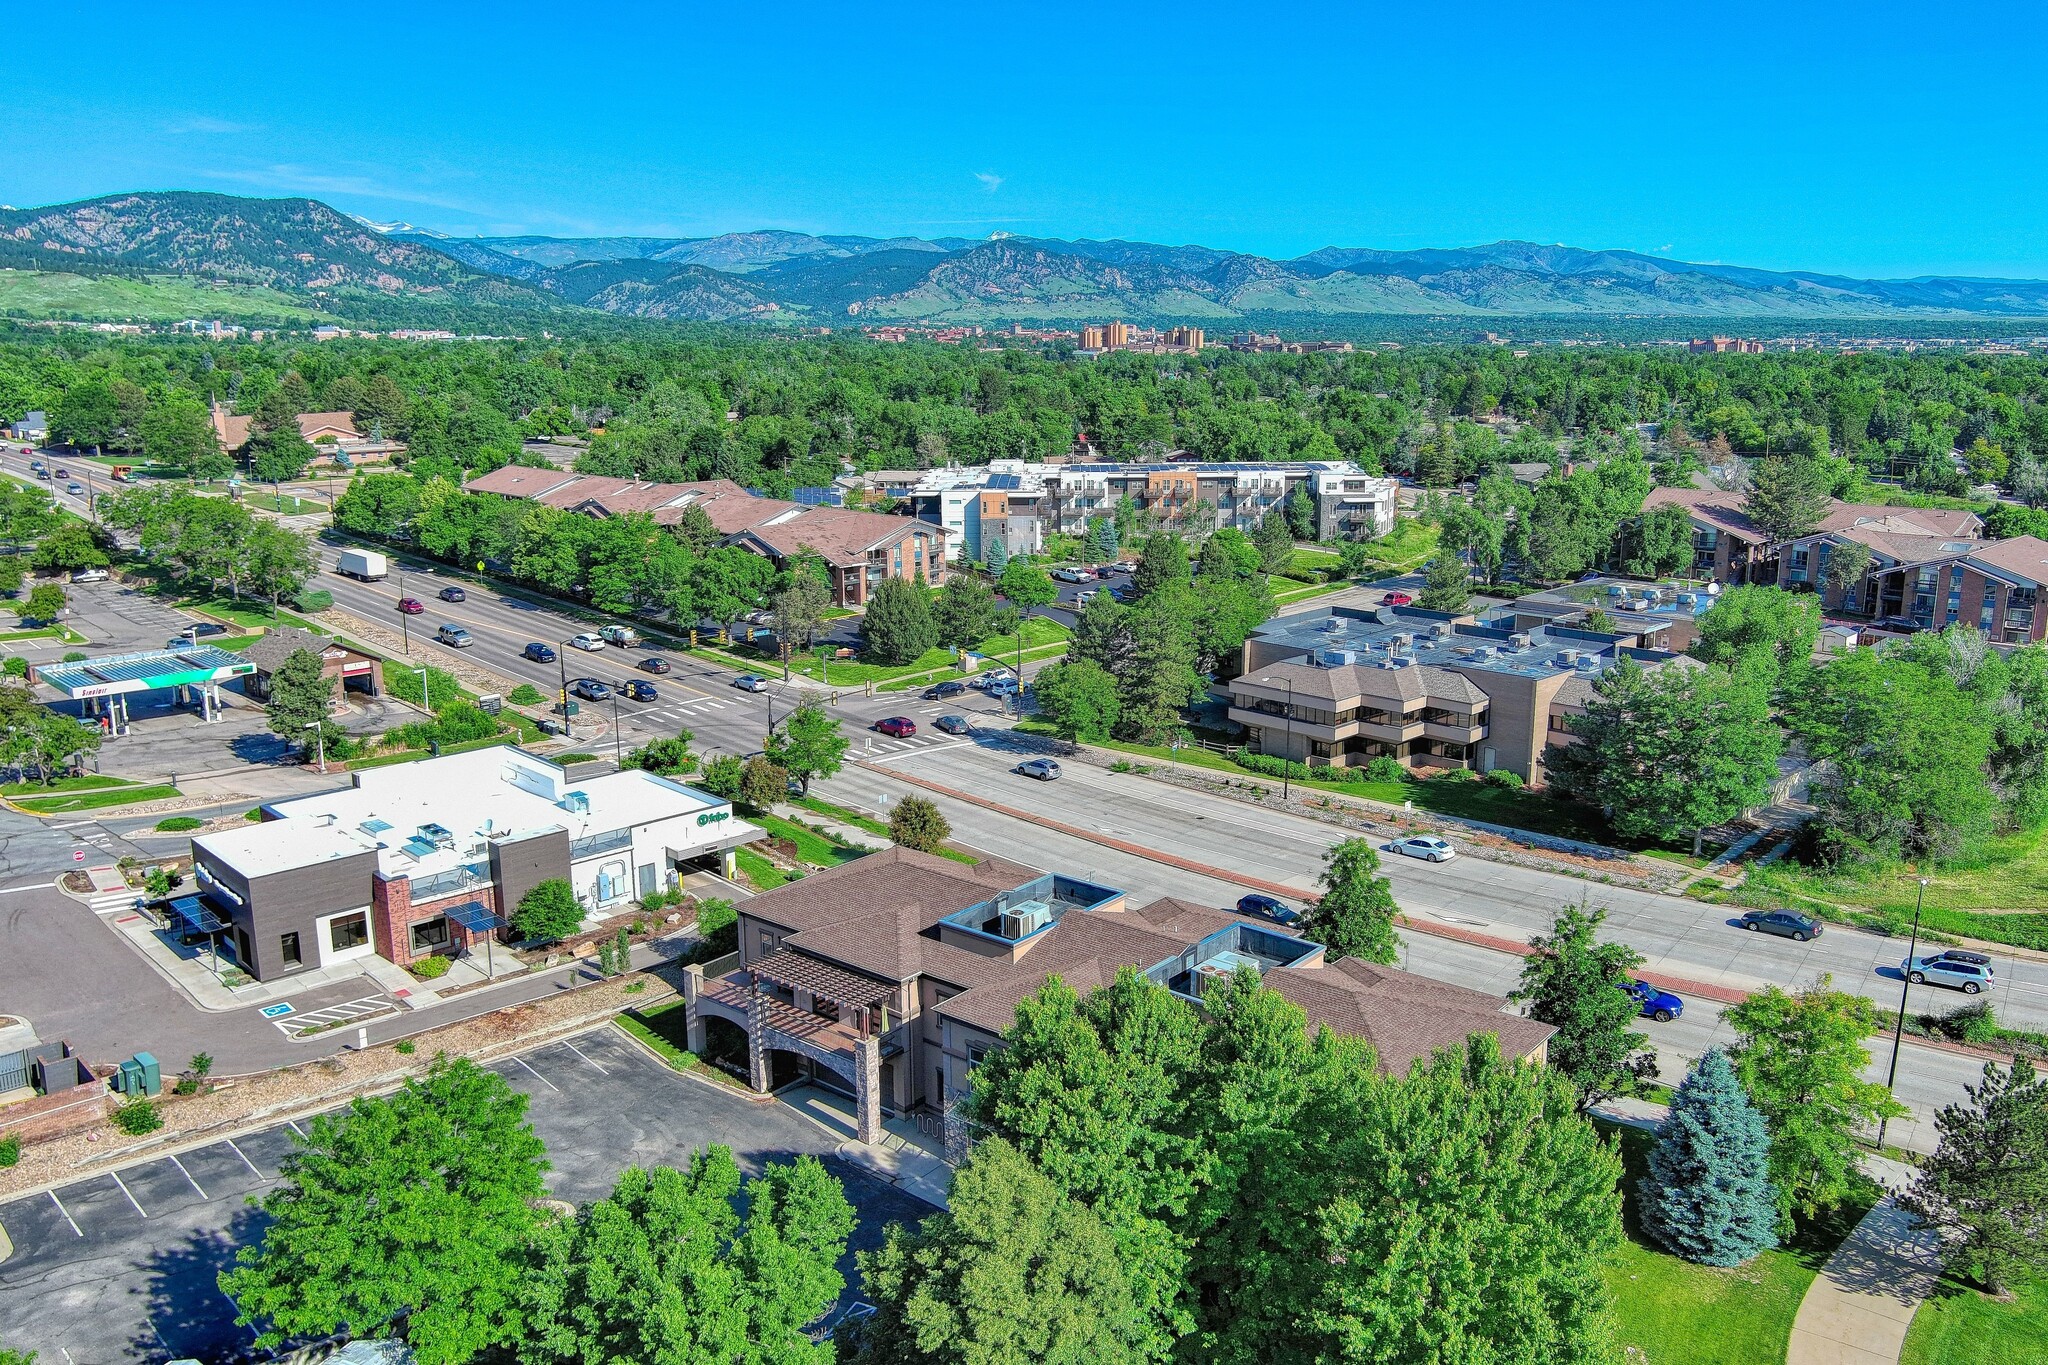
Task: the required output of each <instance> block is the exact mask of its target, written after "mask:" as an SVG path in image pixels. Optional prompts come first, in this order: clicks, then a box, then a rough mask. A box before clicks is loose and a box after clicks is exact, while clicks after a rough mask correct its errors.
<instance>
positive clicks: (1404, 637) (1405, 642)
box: [1387, 630, 1415, 654]
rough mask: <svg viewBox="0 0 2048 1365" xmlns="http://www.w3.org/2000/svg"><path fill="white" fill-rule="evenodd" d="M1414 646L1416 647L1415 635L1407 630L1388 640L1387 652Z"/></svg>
mask: <svg viewBox="0 0 2048 1365" xmlns="http://www.w3.org/2000/svg"><path fill="white" fill-rule="evenodd" d="M1413 648H1415V637H1414V636H1413V635H1411V634H1410V633H1409V632H1407V631H1405V630H1404V631H1402V632H1401V633H1400V634H1399V635H1396V636H1394V637H1393V638H1392V639H1391V640H1388V641H1387V652H1388V653H1389V654H1391V653H1393V652H1395V651H1396V650H1402V649H1413Z"/></svg>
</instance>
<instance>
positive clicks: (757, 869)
mask: <svg viewBox="0 0 2048 1365" xmlns="http://www.w3.org/2000/svg"><path fill="white" fill-rule="evenodd" d="M733 859H734V861H736V862H737V863H738V864H739V869H740V875H741V876H742V877H745V878H746V879H747V881H748V882H750V883H752V884H753V887H754V889H755V890H756V891H773V890H774V889H775V888H776V887H778V886H782V885H784V884H786V883H787V882H788V881H789V874H788V873H786V872H784V871H783V870H782V869H781V868H779V867H777V866H776V865H775V864H774V863H771V862H769V861H768V860H767V859H766V858H764V857H762V856H761V855H760V854H758V853H756V852H754V850H752V849H751V848H740V849H734V850H733Z"/></svg>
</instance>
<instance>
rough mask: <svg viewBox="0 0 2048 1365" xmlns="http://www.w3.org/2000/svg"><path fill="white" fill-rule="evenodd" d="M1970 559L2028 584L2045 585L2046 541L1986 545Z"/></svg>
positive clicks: (2022, 538)
mask: <svg viewBox="0 0 2048 1365" xmlns="http://www.w3.org/2000/svg"><path fill="white" fill-rule="evenodd" d="M1970 558H1971V559H1974V560H1976V561H1977V562H1979V563H1981V564H1987V565H1989V566H1990V567H1992V568H1994V569H1997V570H1998V571H1999V572H2001V573H2007V574H2011V575H2012V576H2013V577H2015V578H2024V579H2026V580H2027V581H2028V582H2029V583H2048V541H2043V540H2037V539H2036V538H2035V537H2033V536H2014V537H2012V539H2010V540H1993V541H1988V542H1986V543H1985V544H1984V546H1983V547H1982V548H1981V549H1978V550H1976V551H1974V552H1972V554H1971V555H1970Z"/></svg>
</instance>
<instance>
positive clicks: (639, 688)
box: [619, 678, 661, 701]
mask: <svg viewBox="0 0 2048 1365" xmlns="http://www.w3.org/2000/svg"><path fill="white" fill-rule="evenodd" d="M619 695H620V696H622V697H624V698H625V699H626V700H627V701H660V700H661V693H659V692H657V691H655V690H654V684H653V683H651V682H642V681H641V680H640V679H638V678H635V679H633V680H632V681H631V682H622V683H620V684H619Z"/></svg>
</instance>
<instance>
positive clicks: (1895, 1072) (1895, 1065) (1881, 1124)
mask: <svg viewBox="0 0 2048 1365" xmlns="http://www.w3.org/2000/svg"><path fill="white" fill-rule="evenodd" d="M1927 881H1928V879H1927V878H1925V877H1922V878H1920V890H1919V892H1918V893H1917V894H1915V895H1914V897H1913V935H1912V937H1911V938H1909V939H1908V940H1907V941H1906V961H1905V965H1903V966H1902V967H1900V968H1899V1017H1898V1018H1897V1019H1896V1020H1894V1021H1893V1022H1892V1064H1891V1066H1890V1068H1889V1069H1887V1070H1886V1071H1885V1073H1884V1088H1885V1093H1886V1094H1887V1095H1889V1094H1890V1093H1891V1089H1892V1083H1893V1082H1895V1081H1896V1080H1898V1078H1899V1044H1900V1042H1901V1041H1903V1036H1904V1034H1905V1032H1906V995H1907V993H1908V992H1910V991H1911V990H1912V989H1913V958H1914V957H1915V955H1917V954H1918V953H1919V951H1920V906H1921V904H1922V903H1923V902H1924V901H1926V899H1927ZM1890 1121H1891V1120H1889V1119H1887V1118H1883V1117H1880V1118H1879V1119H1878V1121H1877V1150H1878V1154H1879V1155H1880V1156H1881V1155H1883V1154H1884V1130H1885V1125H1886V1124H1887V1123H1889V1122H1890Z"/></svg>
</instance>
